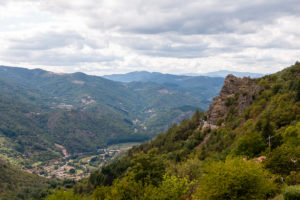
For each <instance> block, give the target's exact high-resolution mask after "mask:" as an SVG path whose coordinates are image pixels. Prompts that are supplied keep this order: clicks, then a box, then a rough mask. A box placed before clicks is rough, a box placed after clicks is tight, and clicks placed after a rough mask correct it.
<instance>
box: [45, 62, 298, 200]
mask: <svg viewBox="0 0 300 200" xmlns="http://www.w3.org/2000/svg"><path fill="white" fill-rule="evenodd" d="M254 83H255V84H257V85H258V86H259V88H260V90H259V92H258V93H257V94H256V95H255V96H253V102H252V104H251V105H250V106H249V107H248V108H247V109H245V111H244V112H243V113H242V114H239V113H238V112H237V110H236V107H237V105H238V104H239V102H237V100H238V98H235V97H238V96H239V95H246V94H238V93H236V94H233V97H229V98H230V99H227V100H226V106H227V107H228V113H226V116H225V118H222V119H220V121H219V122H218V125H219V126H218V128H216V129H212V128H205V127H204V126H203V121H204V120H206V115H205V114H203V113H200V112H199V111H196V113H195V114H194V116H193V117H192V118H191V119H189V120H183V121H182V122H181V124H180V125H174V126H173V127H172V128H170V129H169V130H168V131H167V132H166V133H163V134H160V135H158V136H157V137H156V139H154V140H153V141H151V142H148V143H144V144H142V145H140V146H138V147H134V148H133V149H131V150H130V151H129V152H128V155H127V156H125V157H123V158H121V159H119V160H118V161H116V162H113V163H111V164H109V165H107V166H105V167H103V168H102V169H100V170H99V171H97V172H95V173H93V174H91V176H90V177H89V179H88V180H85V181H82V182H80V183H77V184H76V185H75V186H74V187H73V188H72V189H70V190H67V191H66V192H64V191H56V192H54V193H53V194H51V195H50V196H48V197H47V198H46V199H47V200H54V199H56V200H60V199H65V200H68V199H89V200H92V199H93V200H108V199H114V200H130V199H141V200H142V199H144V200H151V199H153V200H154V199H161V200H166V199H170V200H173V199H174V200H178V199H195V200H196V199H201V200H221V199H232V200H235V199H236V200H237V199H239V200H241V199H245V200H246V199H258V200H260V199H261V200H264V199H273V198H276V199H279V198H281V197H282V198H284V199H286V200H294V199H299V184H300V63H298V62H297V63H296V64H295V65H294V66H292V67H290V68H287V69H285V70H283V71H281V72H279V73H276V74H273V75H268V76H265V77H263V78H259V79H256V80H255V81H254ZM280 194H282V196H279V195H280Z"/></svg>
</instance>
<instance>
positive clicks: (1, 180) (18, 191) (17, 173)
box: [0, 160, 55, 200]
mask: <svg viewBox="0 0 300 200" xmlns="http://www.w3.org/2000/svg"><path fill="white" fill-rule="evenodd" d="M52 186H55V182H54V181H53V182H52ZM50 187H51V181H49V180H47V179H45V178H41V177H38V176H37V175H33V174H29V173H26V172H23V171H21V170H17V169H14V167H13V166H11V165H9V164H7V163H4V162H3V161H2V160H0V199H1V200H14V199H30V198H32V199H41V198H43V197H45V196H46V195H47V194H48V192H49V191H48V188H50Z"/></svg>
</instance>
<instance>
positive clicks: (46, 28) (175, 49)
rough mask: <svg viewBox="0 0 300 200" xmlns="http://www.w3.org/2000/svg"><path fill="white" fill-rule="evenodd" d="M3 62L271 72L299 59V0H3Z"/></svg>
mask: <svg viewBox="0 0 300 200" xmlns="http://www.w3.org/2000/svg"><path fill="white" fill-rule="evenodd" d="M0 47H1V48H0V65H9V66H20V67H27V68H43V69H46V70H50V71H55V72H75V71H82V72H85V73H88V74H97V75H102V74H110V73H125V72H129V71H136V70H139V71H140V70H148V71H159V72H164V73H176V74H184V73H204V72H210V71H216V70H221V69H227V70H235V71H249V72H260V73H270V72H275V71H278V70H280V69H282V68H284V67H287V66H289V65H292V64H293V63H295V61H297V60H300V58H299V57H300V2H299V0H251V1H249V0H226V1H224V0H201V1H200V0H144V1H142V0H126V1H125V0H72V1H67V0H0Z"/></svg>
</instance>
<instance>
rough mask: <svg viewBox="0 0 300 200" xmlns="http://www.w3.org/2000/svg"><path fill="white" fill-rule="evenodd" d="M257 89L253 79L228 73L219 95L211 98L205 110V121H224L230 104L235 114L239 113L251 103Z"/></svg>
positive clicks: (211, 123)
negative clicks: (211, 100)
mask: <svg viewBox="0 0 300 200" xmlns="http://www.w3.org/2000/svg"><path fill="white" fill-rule="evenodd" d="M259 90H260V87H259V86H258V85H257V84H256V80H255V79H250V78H248V77H244V78H238V77H235V76H233V75H228V76H227V77H226V79H225V82H224V85H223V88H222V90H221V91H220V94H219V96H217V97H215V98H214V99H213V102H212V104H211V105H210V107H209V110H208V111H207V123H208V124H210V125H218V123H220V122H222V121H224V120H225V119H226V117H227V114H228V112H229V110H230V109H231V108H232V106H234V109H235V110H236V111H237V114H238V115H241V114H242V113H243V112H244V110H245V109H246V108H247V107H248V106H249V105H251V103H252V101H253V97H254V95H255V94H256V93H257V92H259Z"/></svg>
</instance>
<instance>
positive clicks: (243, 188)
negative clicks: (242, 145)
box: [195, 158, 276, 200]
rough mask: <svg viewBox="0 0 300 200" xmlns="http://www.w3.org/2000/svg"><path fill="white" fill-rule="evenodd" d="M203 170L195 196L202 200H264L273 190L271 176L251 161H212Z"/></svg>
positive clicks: (273, 185) (235, 159)
mask: <svg viewBox="0 0 300 200" xmlns="http://www.w3.org/2000/svg"><path fill="white" fill-rule="evenodd" d="M204 171H205V175H204V176H203V177H202V178H201V181H200V184H201V185H200V187H199V188H198V190H197V192H196V196H195V197H196V198H199V199H202V200H220V199H228V200H249V199H256V200H263V199H266V198H267V197H269V196H271V195H272V194H273V192H274V191H275V189H276V187H275V184H274V183H273V182H272V181H271V179H270V174H269V173H268V172H267V171H266V170H264V169H263V168H262V167H261V165H260V164H258V163H255V162H253V161H244V160H243V159H241V158H233V159H227V160H226V161H225V162H212V163H211V164H209V165H208V166H206V167H205V168H204Z"/></svg>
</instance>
